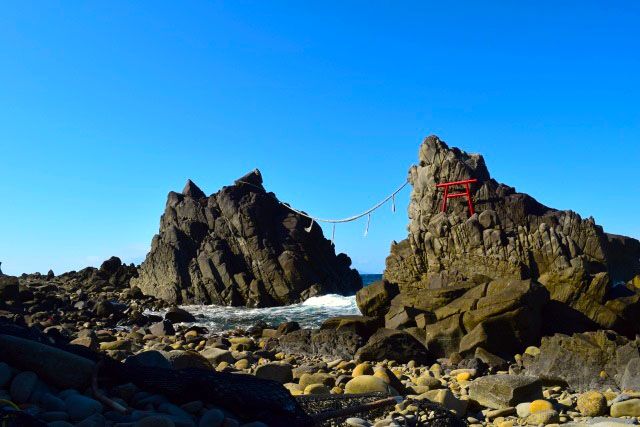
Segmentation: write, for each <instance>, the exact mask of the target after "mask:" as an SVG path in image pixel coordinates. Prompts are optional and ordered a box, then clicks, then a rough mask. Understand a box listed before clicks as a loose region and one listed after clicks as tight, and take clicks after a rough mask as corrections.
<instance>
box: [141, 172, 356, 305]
mask: <svg viewBox="0 0 640 427" xmlns="http://www.w3.org/2000/svg"><path fill="white" fill-rule="evenodd" d="M309 225H310V221H309V220H308V219H307V218H304V217H303V216H301V215H299V214H296V213H294V212H293V211H291V210H290V209H288V208H287V207H286V206H284V205H283V204H282V203H281V202H279V201H278V199H277V198H276V196H275V195H274V194H273V193H268V192H267V191H266V190H265V189H264V188H263V186H262V176H261V174H260V172H259V171H258V170H256V171H254V172H252V173H249V174H248V175H246V176H244V177H242V178H240V179H239V180H237V181H236V182H235V184H234V185H231V186H227V187H223V188H222V189H221V190H220V191H218V192H217V193H215V194H212V195H211V196H208V197H207V196H206V195H205V193H204V192H203V191H202V190H200V189H199V188H198V187H197V186H196V185H195V184H194V183H193V182H191V181H188V182H187V185H186V186H185V188H184V190H183V191H182V193H175V192H170V193H169V196H168V198H167V204H166V208H165V212H164V214H163V215H162V218H161V220H160V232H159V234H157V235H156V236H154V238H153V241H152V243H151V251H150V252H149V254H148V255H147V257H146V260H145V261H144V262H143V263H142V265H141V266H140V269H139V277H138V278H137V279H134V280H132V282H131V283H132V285H133V286H138V287H139V288H140V289H141V290H142V291H143V292H144V293H145V294H148V295H153V296H156V297H158V298H161V299H164V300H166V301H169V302H172V303H189V302H197V303H205V304H221V305H233V306H252V307H268V306H277V305H285V304H291V303H295V302H300V301H303V300H305V299H307V298H309V297H311V296H314V295H320V294H325V293H337V294H343V295H349V294H354V293H355V292H356V291H357V290H358V289H360V288H361V287H362V281H361V279H360V276H359V275H358V273H357V271H356V270H353V269H351V268H350V265H351V260H350V259H349V257H348V256H346V255H345V254H338V255H336V254H335V251H334V247H333V245H332V244H331V242H330V241H329V240H327V239H325V238H324V236H323V234H322V229H321V228H320V226H318V225H317V224H315V223H314V224H312V226H311V229H310V231H309V232H307V231H306V229H305V228H308V227H309Z"/></svg>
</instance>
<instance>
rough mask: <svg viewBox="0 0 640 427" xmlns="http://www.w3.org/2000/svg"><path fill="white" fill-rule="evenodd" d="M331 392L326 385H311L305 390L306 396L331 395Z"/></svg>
mask: <svg viewBox="0 0 640 427" xmlns="http://www.w3.org/2000/svg"><path fill="white" fill-rule="evenodd" d="M329 393H331V390H329V387H327V386H326V385H324V384H309V385H308V386H306V387H305V388H304V394H329Z"/></svg>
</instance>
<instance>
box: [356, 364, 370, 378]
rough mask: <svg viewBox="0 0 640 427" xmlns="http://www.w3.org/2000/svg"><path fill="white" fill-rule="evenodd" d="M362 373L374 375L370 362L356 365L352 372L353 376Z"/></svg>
mask: <svg viewBox="0 0 640 427" xmlns="http://www.w3.org/2000/svg"><path fill="white" fill-rule="evenodd" d="M360 375H373V367H372V366H371V363H369V362H362V363H359V364H357V365H356V367H355V368H353V371H352V372H351V376H352V377H358V376H360Z"/></svg>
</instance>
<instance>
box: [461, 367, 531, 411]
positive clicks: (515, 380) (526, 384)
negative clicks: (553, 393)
mask: <svg viewBox="0 0 640 427" xmlns="http://www.w3.org/2000/svg"><path fill="white" fill-rule="evenodd" d="M469 397H470V398H471V399H472V400H475V401H476V402H478V403H479V404H480V405H483V406H486V407H488V408H494V409H502V408H508V407H512V406H516V405H517V404H518V403H522V402H530V401H533V400H536V399H541V398H542V382H541V381H540V380H539V379H538V378H536V377H529V376H524V375H507V374H498V375H488V376H485V377H481V378H478V379H476V380H474V381H472V382H471V384H470V385H469Z"/></svg>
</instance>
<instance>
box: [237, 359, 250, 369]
mask: <svg viewBox="0 0 640 427" xmlns="http://www.w3.org/2000/svg"><path fill="white" fill-rule="evenodd" d="M234 366H235V367H236V369H240V370H242V369H248V368H249V360H247V359H240V360H238V361H237V362H236V363H234Z"/></svg>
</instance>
